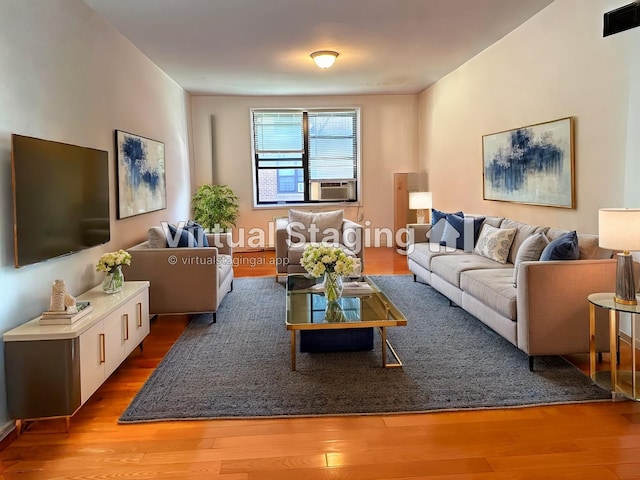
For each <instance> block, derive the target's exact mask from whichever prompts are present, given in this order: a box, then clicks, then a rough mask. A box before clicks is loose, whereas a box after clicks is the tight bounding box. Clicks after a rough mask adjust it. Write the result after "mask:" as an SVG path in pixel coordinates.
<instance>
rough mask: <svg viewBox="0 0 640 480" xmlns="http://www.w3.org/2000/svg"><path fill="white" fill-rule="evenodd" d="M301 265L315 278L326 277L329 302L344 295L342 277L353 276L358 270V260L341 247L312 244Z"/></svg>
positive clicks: (325, 291) (326, 292) (305, 250)
mask: <svg viewBox="0 0 640 480" xmlns="http://www.w3.org/2000/svg"><path fill="white" fill-rule="evenodd" d="M300 265H302V267H303V268H304V269H305V270H306V271H307V272H308V273H309V274H310V275H311V276H313V277H321V276H323V275H324V295H325V297H326V298H327V300H328V301H329V302H335V301H337V300H338V299H339V298H340V296H341V295H342V277H343V276H346V275H350V274H352V273H353V272H354V271H355V269H356V268H357V262H356V259H354V258H353V257H350V256H349V255H347V254H346V253H345V252H344V250H342V249H341V248H340V247H331V246H328V245H322V244H315V243H311V244H309V245H307V246H306V247H305V249H304V252H303V253H302V257H301V258H300Z"/></svg>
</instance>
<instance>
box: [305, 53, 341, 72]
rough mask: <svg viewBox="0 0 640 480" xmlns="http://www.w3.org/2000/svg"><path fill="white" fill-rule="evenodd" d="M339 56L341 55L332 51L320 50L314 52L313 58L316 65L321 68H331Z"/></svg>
mask: <svg viewBox="0 0 640 480" xmlns="http://www.w3.org/2000/svg"><path fill="white" fill-rule="evenodd" d="M338 55H340V54H339V53H338V52H334V51H332V50H320V51H318V52H313V53H312V54H311V58H313V61H314V62H316V65H318V66H319V67H320V68H329V67H330V66H331V65H333V64H334V62H335V61H336V58H338Z"/></svg>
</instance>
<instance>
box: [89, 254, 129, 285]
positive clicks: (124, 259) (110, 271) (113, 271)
mask: <svg viewBox="0 0 640 480" xmlns="http://www.w3.org/2000/svg"><path fill="white" fill-rule="evenodd" d="M122 265H131V254H130V253H129V252H127V251H125V250H122V249H120V250H118V251H117V252H107V253H105V254H103V255H102V256H101V257H100V260H98V263H97V264H96V271H98V272H104V273H106V275H105V277H104V281H103V282H102V290H103V291H104V292H105V293H116V292H119V291H120V290H122V286H123V285H124V275H123V273H122Z"/></svg>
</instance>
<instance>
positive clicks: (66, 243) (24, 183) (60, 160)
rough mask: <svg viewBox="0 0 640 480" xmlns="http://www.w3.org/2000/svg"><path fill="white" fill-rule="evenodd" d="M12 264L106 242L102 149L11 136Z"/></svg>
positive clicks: (106, 159) (105, 165)
mask: <svg viewBox="0 0 640 480" xmlns="http://www.w3.org/2000/svg"><path fill="white" fill-rule="evenodd" d="M11 168H12V176H13V207H14V253H15V266H16V268H18V267H22V266H25V265H30V264H33V263H37V262H41V261H43V260H47V259H50V258H54V257H59V256H61V255H67V254H70V253H73V252H77V251H80V250H83V249H85V248H90V247H93V246H95V245H99V244H102V243H106V242H108V241H109V239H110V237H111V233H110V223H109V156H108V153H107V152H106V151H103V150H96V149H93V148H86V147H80V146H76V145H68V144H65V143H59V142H52V141H50V140H42V139H38V138H32V137H26V136H22V135H16V134H13V135H12V155H11Z"/></svg>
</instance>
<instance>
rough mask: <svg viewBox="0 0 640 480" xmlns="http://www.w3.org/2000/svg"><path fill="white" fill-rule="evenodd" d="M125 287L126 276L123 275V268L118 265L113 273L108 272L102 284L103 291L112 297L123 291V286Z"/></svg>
mask: <svg viewBox="0 0 640 480" xmlns="http://www.w3.org/2000/svg"><path fill="white" fill-rule="evenodd" d="M123 285H124V274H123V273H122V266H121V265H118V266H116V267H113V270H112V271H111V272H108V273H107V274H106V275H105V276H104V280H103V282H102V291H103V292H104V293H106V294H109V295H111V294H112V293H118V292H119V291H121V290H122V286H123Z"/></svg>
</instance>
